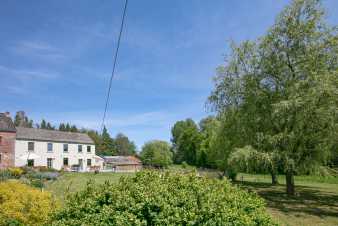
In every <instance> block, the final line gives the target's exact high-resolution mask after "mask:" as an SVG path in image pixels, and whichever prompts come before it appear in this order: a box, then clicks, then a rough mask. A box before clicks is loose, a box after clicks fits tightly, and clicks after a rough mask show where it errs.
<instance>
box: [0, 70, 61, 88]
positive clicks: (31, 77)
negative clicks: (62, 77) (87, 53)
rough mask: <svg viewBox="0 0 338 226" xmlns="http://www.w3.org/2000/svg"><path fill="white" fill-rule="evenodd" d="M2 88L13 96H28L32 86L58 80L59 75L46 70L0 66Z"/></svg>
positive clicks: (0, 85)
mask: <svg viewBox="0 0 338 226" xmlns="http://www.w3.org/2000/svg"><path fill="white" fill-rule="evenodd" d="M0 77H1V79H2V83H0V88H1V89H5V90H7V91H8V92H10V93H13V94H26V91H27V90H28V89H29V87H30V86H31V85H32V84H39V83H40V82H41V81H45V80H50V79H57V78H58V77H59V74H58V73H55V72H49V71H44V70H31V69H17V68H11V67H7V66H4V65H0Z"/></svg>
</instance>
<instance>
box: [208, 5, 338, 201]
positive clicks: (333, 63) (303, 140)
mask: <svg viewBox="0 0 338 226" xmlns="http://www.w3.org/2000/svg"><path fill="white" fill-rule="evenodd" d="M323 15H324V10H323V9H322V7H321V5H320V1H317V0H295V1H293V2H292V4H291V5H290V6H288V7H286V8H285V10H283V12H282V13H281V14H280V15H279V16H278V18H277V20H276V23H275V25H274V26H273V27H272V28H271V29H270V30H269V31H268V33H267V34H266V35H265V36H263V37H262V38H260V39H259V40H257V41H256V42H249V41H246V42H244V43H242V44H241V45H239V46H233V51H232V54H231V57H230V58H229V59H228V64H227V65H226V66H225V67H221V68H220V69H219V74H218V76H217V77H216V79H215V81H216V84H215V89H214V91H213V93H212V95H211V96H210V97H209V101H210V102H211V104H212V107H213V108H214V109H215V110H217V111H218V112H219V114H225V115H227V114H229V112H235V113H234V114H235V115H236V116H235V117H233V118H232V120H233V122H234V124H235V125H236V127H237V128H236V130H234V131H233V132H234V133H233V134H232V135H233V136H235V137H238V136H240V135H241V137H242V138H239V140H238V141H237V143H236V142H235V143H233V144H232V145H230V146H229V147H230V151H233V150H234V149H235V148H240V147H244V146H245V145H252V146H253V147H254V148H255V149H256V150H258V151H260V152H264V153H269V154H274V155H278V156H279V157H278V159H279V161H280V162H281V163H282V165H283V171H284V173H285V175H286V185H287V186H286V190H287V193H288V194H290V195H293V194H294V192H295V189H294V179H293V176H294V174H295V172H297V171H299V170H300V169H302V168H304V166H306V165H312V166H314V165H321V164H325V163H326V161H327V160H328V156H330V153H331V152H332V150H333V146H334V145H335V144H334V141H335V140H336V139H335V137H336V135H337V106H338V104H337V100H338V92H337V91H338V87H337V85H338V81H337V78H338V76H337V75H338V71H337V70H338V69H337V67H338V37H337V32H338V30H337V28H336V27H330V26H328V25H327V24H325V23H324V20H323ZM227 119H229V118H226V120H225V121H224V122H225V123H224V125H228V126H225V128H226V129H228V128H231V125H229V124H228V123H229V122H230V121H227ZM230 136H231V134H229V136H227V138H230Z"/></svg>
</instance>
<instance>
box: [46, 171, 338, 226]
mask: <svg viewBox="0 0 338 226" xmlns="http://www.w3.org/2000/svg"><path fill="white" fill-rule="evenodd" d="M169 170H171V171H175V172H185V171H191V170H194V168H192V167H188V168H185V169H182V167H181V166H177V165H174V166H171V167H170V168H169ZM198 172H199V174H200V175H203V176H207V177H210V178H213V177H217V175H218V173H217V171H214V170H198ZM131 175H134V174H133V173H99V174H94V173H65V174H64V175H62V176H61V177H59V178H58V179H57V180H56V181H53V182H48V183H47V184H46V190H49V191H51V192H52V193H53V194H54V195H55V196H57V197H59V198H61V199H63V198H64V197H65V194H66V193H67V192H76V191H79V190H81V189H83V188H84V187H85V186H86V183H87V182H88V181H90V180H92V181H94V182H95V183H104V182H105V181H111V182H117V181H118V179H119V178H120V177H121V176H131ZM242 176H243V182H237V183H236V184H237V185H238V186H240V187H242V188H243V189H246V190H248V191H250V192H256V193H258V194H259V195H260V196H261V197H263V198H264V199H265V200H266V202H267V208H268V212H269V213H270V214H271V215H272V217H273V218H274V219H275V220H276V221H277V222H279V223H280V224H281V225H296V226H303V225H304V226H305V225H306V226H307V225H309V226H311V225H313V226H314V225H316V226H317V225H318V226H321V225H322V226H324V225H325V226H330V225H335V226H336V225H338V178H321V177H315V176H296V177H295V183H296V192H297V195H296V196H295V197H288V196H286V195H285V178H284V177H283V176H279V182H280V185H278V186H272V185H271V178H270V176H269V175H250V174H239V175H238V180H239V181H241V179H242Z"/></svg>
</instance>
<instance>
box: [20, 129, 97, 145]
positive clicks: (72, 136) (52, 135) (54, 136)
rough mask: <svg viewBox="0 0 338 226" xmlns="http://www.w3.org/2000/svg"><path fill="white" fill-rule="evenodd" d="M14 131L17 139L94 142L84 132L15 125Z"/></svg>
mask: <svg viewBox="0 0 338 226" xmlns="http://www.w3.org/2000/svg"><path fill="white" fill-rule="evenodd" d="M16 131H17V132H16V139H18V140H38V141H52V142H63V143H79V144H94V142H93V140H92V139H91V138H90V137H89V136H88V134H85V133H73V132H63V131H56V130H46V129H36V128H25V127H16Z"/></svg>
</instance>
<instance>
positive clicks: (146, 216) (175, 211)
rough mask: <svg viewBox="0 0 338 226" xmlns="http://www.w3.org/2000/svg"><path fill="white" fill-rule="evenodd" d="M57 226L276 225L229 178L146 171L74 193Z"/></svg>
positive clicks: (252, 197) (256, 200) (257, 200)
mask: <svg viewBox="0 0 338 226" xmlns="http://www.w3.org/2000/svg"><path fill="white" fill-rule="evenodd" d="M53 220H54V221H53V225H274V223H273V222H272V221H271V219H270V217H269V216H268V215H267V213H266V212H265V207H264V202H263V200H262V199H260V198H258V197H257V196H255V195H253V194H249V193H247V192H245V191H243V190H240V189H238V188H236V187H234V186H232V185H231V184H230V183H229V182H227V181H226V180H222V181H220V180H216V179H213V180H211V179H206V178H200V177H197V176H196V175H193V174H186V175H183V174H174V173H169V172H165V173H160V172H156V171H143V172H140V173H137V174H136V176H135V177H125V178H121V179H120V181H119V182H118V183H117V184H110V183H108V182H106V183H105V184H103V185H93V184H89V185H88V186H87V188H86V189H85V190H84V191H82V192H78V193H75V194H73V195H71V196H70V197H69V198H68V201H67V203H66V205H65V207H64V209H63V210H61V211H60V212H58V213H57V214H56V215H55V216H54V219H53Z"/></svg>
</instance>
